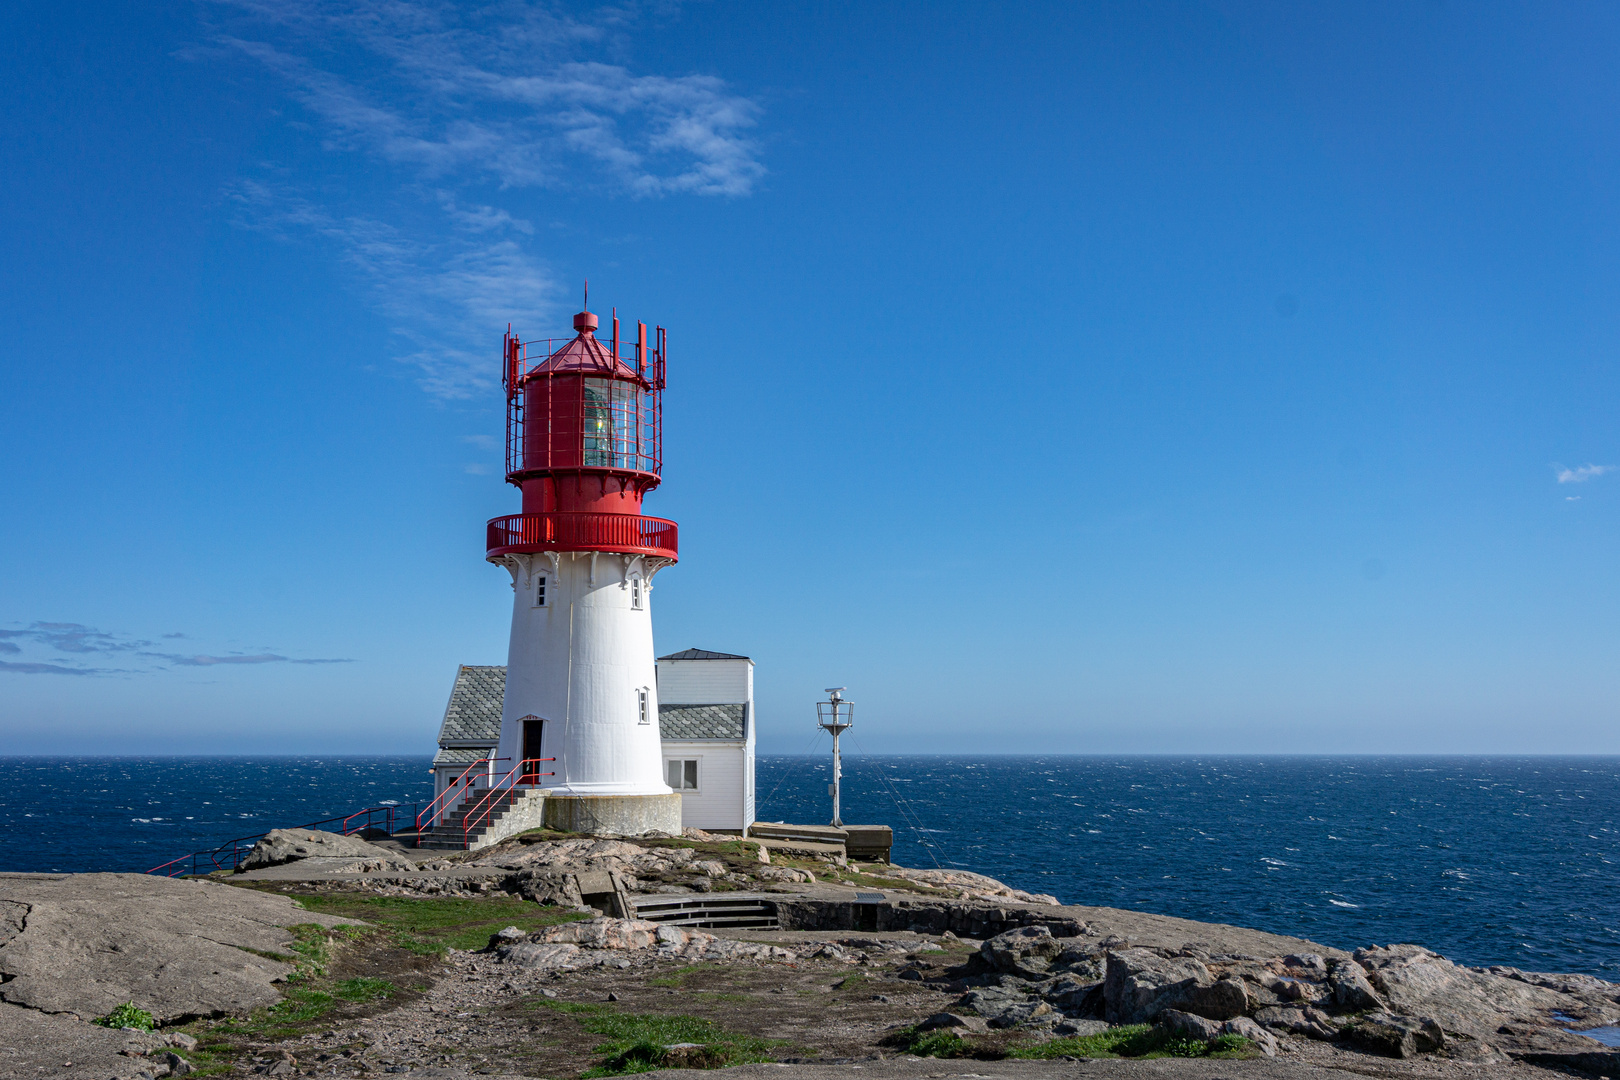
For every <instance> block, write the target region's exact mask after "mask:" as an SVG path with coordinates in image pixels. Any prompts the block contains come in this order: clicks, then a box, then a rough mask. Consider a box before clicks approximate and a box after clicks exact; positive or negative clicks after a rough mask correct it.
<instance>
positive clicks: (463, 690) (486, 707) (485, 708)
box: [439, 664, 506, 760]
mask: <svg viewBox="0 0 1620 1080" xmlns="http://www.w3.org/2000/svg"><path fill="white" fill-rule="evenodd" d="M505 696H506V668H505V667H504V666H497V665H494V664H462V665H461V666H460V667H459V668H457V669H456V682H455V685H454V686H452V687H451V688H450V704H449V705H447V706H445V710H444V723H443V724H441V725H439V745H440V746H441V747H449V746H475V747H477V746H485V747H487V746H494V745H495V744H496V743H498V742H500V740H501V700H502V698H504V697H505ZM469 760H471V759H469Z"/></svg>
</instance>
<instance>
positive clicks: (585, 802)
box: [545, 792, 681, 836]
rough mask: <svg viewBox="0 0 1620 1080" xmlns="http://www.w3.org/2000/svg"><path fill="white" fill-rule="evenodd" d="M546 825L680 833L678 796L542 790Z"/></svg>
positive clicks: (589, 831) (590, 831)
mask: <svg viewBox="0 0 1620 1080" xmlns="http://www.w3.org/2000/svg"><path fill="white" fill-rule="evenodd" d="M545 822H546V828H548V829H556V830H557V831H558V832H571V833H584V834H586V835H588V836H645V835H647V834H648V833H652V832H663V833H669V834H670V835H671V836H679V835H681V797H680V796H679V795H677V794H675V793H674V792H670V793H669V794H668V795H558V794H555V793H553V792H547V793H546V809H545Z"/></svg>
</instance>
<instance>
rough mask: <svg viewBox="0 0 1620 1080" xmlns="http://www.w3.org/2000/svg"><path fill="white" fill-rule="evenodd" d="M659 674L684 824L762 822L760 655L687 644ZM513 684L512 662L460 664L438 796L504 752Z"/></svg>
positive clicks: (664, 737)
mask: <svg viewBox="0 0 1620 1080" xmlns="http://www.w3.org/2000/svg"><path fill="white" fill-rule="evenodd" d="M656 678H657V686H656V699H655V700H656V701H657V703H658V728H659V737H660V741H661V743H662V754H663V779H664V780H665V782H667V783H668V784H669V786H670V787H671V788H672V789H674V790H676V791H678V792H680V795H681V825H682V827H683V828H684V827H693V828H699V829H707V830H710V831H713V832H737V833H740V832H742V831H743V830H744V829H746V828H747V827H748V826H749V825H751V824H752V823H753V821H754V662H753V661H752V660H750V659H749V658H748V657H746V656H735V655H733V654H731V653H718V652H708V651H705V650H703V649H687V650H685V651H683V652H678V653H672V654H670V655H669V656H664V657H660V658H659V659H658V662H657V676H656ZM505 691H506V668H504V667H500V666H496V665H471V664H463V665H462V666H461V667H460V668H459V669H457V671H456V680H455V684H454V685H453V686H452V687H451V690H450V701H449V703H448V704H447V705H446V707H445V710H444V721H443V723H441V724H440V727H439V753H438V755H437V756H436V757H435V758H434V759H433V781H434V783H433V794H434V796H435V798H437V797H438V796H439V795H441V794H443V793H444V790H445V788H446V787H447V786H449V785H450V784H451V783H453V782H455V781H456V780H457V779H458V778H460V777H462V775H463V774H464V773H466V772H467V770H468V768H469V767H471V766H472V765H473V764H474V763H475V762H478V761H480V760H487V759H489V758H492V757H498V756H500V755H499V754H498V752H497V747H498V744H499V742H500V736H501V703H502V701H503V699H504V697H505ZM491 770H492V767H491V766H489V765H482V766H479V767H478V769H477V771H478V772H480V773H483V772H489V771H491ZM493 771H494V772H495V774H496V775H499V773H500V772H501V771H504V769H499V770H493ZM469 779H470V777H469ZM540 786H542V787H549V786H550V785H549V784H545V783H542V784H541V785H540Z"/></svg>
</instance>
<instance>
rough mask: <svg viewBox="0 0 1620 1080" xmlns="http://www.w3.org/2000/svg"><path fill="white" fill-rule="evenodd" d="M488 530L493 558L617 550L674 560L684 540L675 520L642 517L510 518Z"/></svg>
mask: <svg viewBox="0 0 1620 1080" xmlns="http://www.w3.org/2000/svg"><path fill="white" fill-rule="evenodd" d="M488 528H489V531H488V537H487V543H486V545H485V546H486V547H487V548H488V552H489V555H490V556H491V557H493V556H496V555H505V554H507V553H508V552H512V551H519V550H523V551H613V552H621V553H623V554H627V555H656V556H659V557H661V558H665V559H674V558H676V557H677V555H676V552H677V550H678V545H677V541H678V539H679V538H678V536H677V527H676V525H675V523H674V522H673V521H668V520H666V519H664V518H655V517H645V516H643V515H641V514H596V513H588V512H584V511H568V512H564V511H552V512H550V513H544V514H508V515H507V516H506V517H498V518H492V519H491V520H490V522H489V527H488Z"/></svg>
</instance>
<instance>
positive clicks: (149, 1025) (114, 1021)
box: [91, 1001, 157, 1031]
mask: <svg viewBox="0 0 1620 1080" xmlns="http://www.w3.org/2000/svg"><path fill="white" fill-rule="evenodd" d="M91 1022H92V1023H96V1024H100V1025H101V1026H102V1027H110V1028H127V1027H131V1028H138V1029H139V1030H141V1031H151V1030H152V1029H153V1028H155V1027H157V1021H156V1020H154V1019H153V1018H152V1014H151V1013H149V1012H147V1011H146V1010H145V1009H142V1008H139V1007H138V1006H136V1004H135V1003H134V1002H133V1001H126V1002H124V1003H123V1004H122V1005H120V1006H118V1008H116V1009H114V1010H113V1011H112V1012H110V1013H108V1014H107V1015H106V1016H102V1017H98V1018H96V1019H95V1020H93V1021H91Z"/></svg>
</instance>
